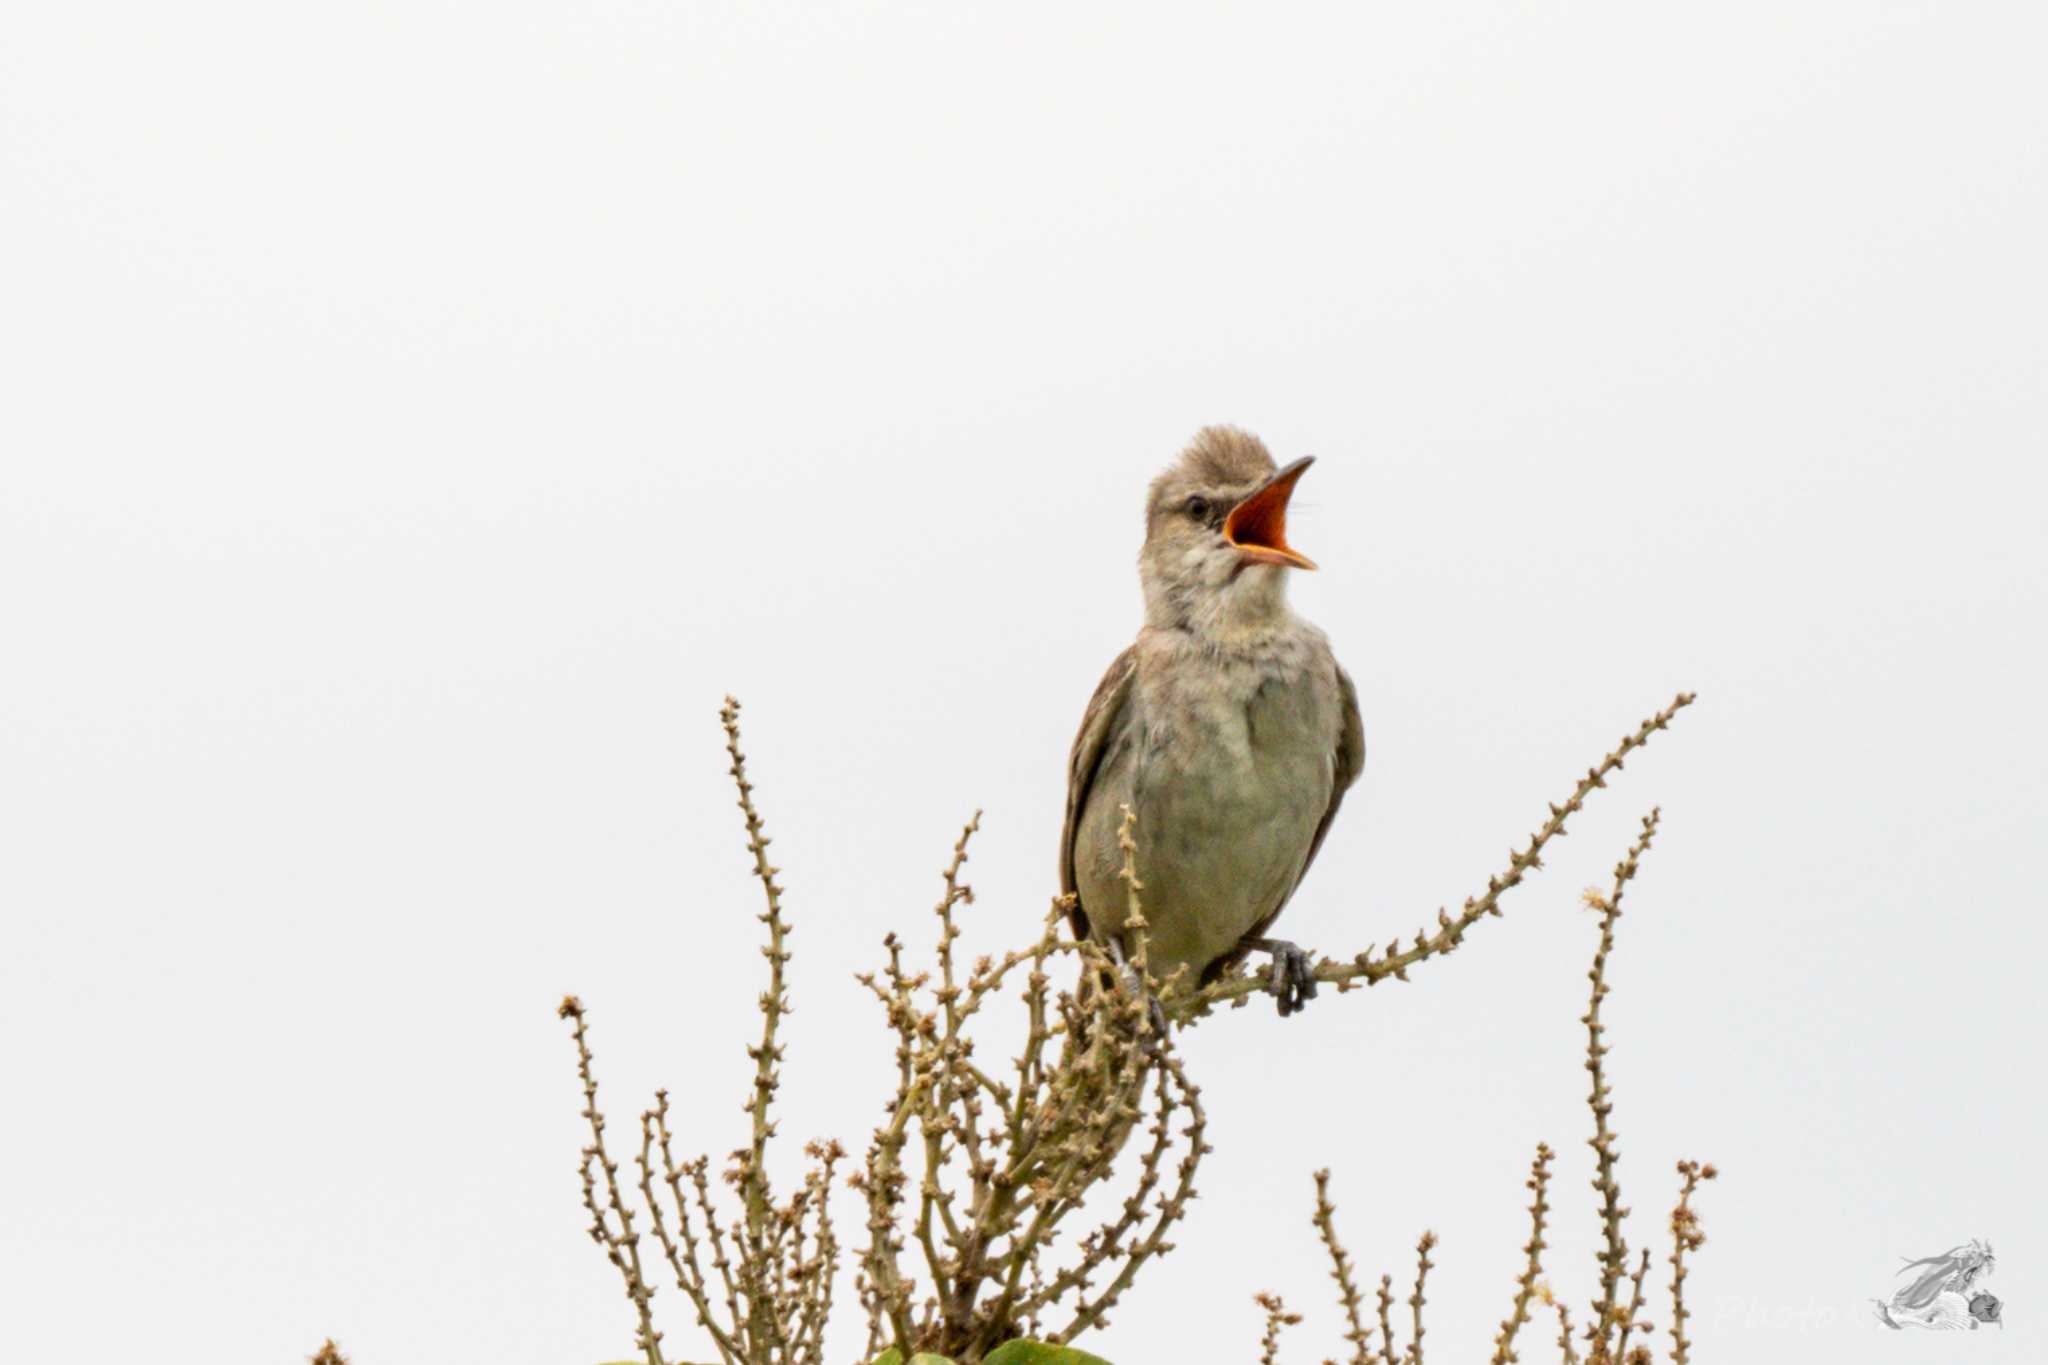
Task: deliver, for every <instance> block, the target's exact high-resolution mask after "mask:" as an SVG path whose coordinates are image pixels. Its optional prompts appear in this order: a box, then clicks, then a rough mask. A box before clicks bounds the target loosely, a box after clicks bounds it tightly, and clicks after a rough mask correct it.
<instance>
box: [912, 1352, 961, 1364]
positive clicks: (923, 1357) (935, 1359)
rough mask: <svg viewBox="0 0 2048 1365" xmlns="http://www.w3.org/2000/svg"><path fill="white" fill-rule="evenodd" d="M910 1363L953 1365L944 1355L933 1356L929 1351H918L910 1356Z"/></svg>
mask: <svg viewBox="0 0 2048 1365" xmlns="http://www.w3.org/2000/svg"><path fill="white" fill-rule="evenodd" d="M910 1365H953V1362H952V1361H950V1360H948V1359H946V1358H945V1357H944V1356H935V1355H933V1354H932V1353H931V1352H930V1351H919V1352H918V1353H917V1354H916V1355H914V1356H912V1357H911V1358H910Z"/></svg>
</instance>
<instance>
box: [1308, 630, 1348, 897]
mask: <svg viewBox="0 0 2048 1365" xmlns="http://www.w3.org/2000/svg"><path fill="white" fill-rule="evenodd" d="M1337 691H1338V694H1339V696H1340V697H1341V698H1342V700H1343V702H1344V717H1343V719H1342V720H1341V721H1340V722H1339V723H1338V726H1337V750H1336V753H1335V754H1334V755H1332V757H1331V767H1330V808H1329V809H1328V810H1326V811H1324V812H1323V819H1322V823H1320V824H1318V825H1317V826H1316V837H1315V838H1313V839H1311V840H1309V842H1308V857H1307V858H1305V859H1303V860H1302V864H1301V877H1306V876H1307V875H1308V869H1309V864H1310V863H1313V862H1314V861H1315V860H1316V852H1317V850H1319V849H1321V848H1322V846H1323V836H1324V835H1326V834H1328V833H1329V832H1330V825H1331V823H1332V822H1334V821H1335V820H1336V818H1337V807H1339V806H1341V805H1343V804H1344V793H1345V792H1346V791H1347V790H1349V789H1350V787H1351V784H1352V783H1353V782H1356V781H1357V780H1358V775H1359V774H1360V773H1361V772H1364V771H1365V722H1364V721H1363V720H1361V719H1360V718H1359V715H1358V689H1357V688H1356V687H1353V686H1352V685H1351V675H1350V674H1349V673H1346V672H1345V671H1344V669H1343V667H1342V666H1341V665H1340V666H1339V667H1338V669H1337ZM1301 877H1296V878H1295V879H1294V884H1295V885H1296V886H1299V885H1301Z"/></svg>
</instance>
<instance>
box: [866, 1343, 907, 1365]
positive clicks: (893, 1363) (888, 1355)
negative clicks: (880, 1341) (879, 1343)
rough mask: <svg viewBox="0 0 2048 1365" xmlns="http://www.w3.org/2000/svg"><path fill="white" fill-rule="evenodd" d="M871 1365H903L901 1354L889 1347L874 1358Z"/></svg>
mask: <svg viewBox="0 0 2048 1365" xmlns="http://www.w3.org/2000/svg"><path fill="white" fill-rule="evenodd" d="M873 1365H903V1352H901V1351H899V1350H897V1349H896V1348H895V1347H894V1346H891V1347H890V1348H889V1349H888V1350H886V1351H884V1352H882V1353H881V1354H880V1355H878V1356H876V1357H875V1359H874V1362H873Z"/></svg>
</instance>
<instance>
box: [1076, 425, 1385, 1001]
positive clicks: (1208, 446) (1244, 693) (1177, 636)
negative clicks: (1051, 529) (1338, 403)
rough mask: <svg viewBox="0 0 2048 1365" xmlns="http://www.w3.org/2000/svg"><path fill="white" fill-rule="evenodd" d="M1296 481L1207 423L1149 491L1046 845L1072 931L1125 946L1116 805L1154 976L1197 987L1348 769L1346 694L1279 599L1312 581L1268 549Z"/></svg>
mask: <svg viewBox="0 0 2048 1365" xmlns="http://www.w3.org/2000/svg"><path fill="white" fill-rule="evenodd" d="M1305 465H1306V462H1305V461H1302V462H1297V464H1295V465H1291V466H1289V467H1288V469H1287V470H1284V471H1276V470H1275V467H1274V463H1273V459H1272V456H1271V455H1270V454H1269V453H1268V452H1267V450H1266V448H1265V446H1264V445H1263V444H1262V443H1261V442H1260V441H1259V440H1258V438H1256V437H1254V436H1251V435H1250V434H1248V433H1246V432H1242V431H1238V430H1236V429H1234V428H1229V427H1210V428H1206V429H1204V430H1203V431H1202V432H1200V433H1199V434H1198V435H1197V436H1196V438H1195V440H1194V442H1193V443H1192V444H1191V445H1190V446H1189V447H1188V449H1187V450H1186V451H1185V452H1184V453H1183V454H1182V456H1181V458H1180V460H1179V461H1178V462H1177V463H1176V464H1174V465H1173V466H1172V467H1171V468H1169V469H1168V470H1167V471H1166V472H1165V473H1163V474H1161V475H1160V476H1159V478H1158V479H1156V480H1155V481H1154V482H1153V485H1152V489H1151V494H1150V497H1149V499H1148V502H1147V508H1146V537H1145V549H1144V552H1143V554H1142V555H1141V557H1140V560H1139V577H1140V580H1141V582H1142V583H1143V585H1144V589H1145V603H1146V613H1145V615H1146V619H1145V625H1144V627H1143V628H1142V629H1141V630H1140V631H1139V633H1138V638H1137V641H1136V642H1135V643H1134V644H1132V646H1131V647H1130V648H1129V649H1126V650H1125V651H1124V652H1123V653H1122V654H1120V655H1119V656H1117V659H1116V661H1115V662H1114V663H1112V664H1111V665H1110V667H1109V671H1108V673H1107V674H1105V675H1104V677H1103V679H1102V683H1101V685H1100V686H1098V687H1097V688H1096V691H1095V695H1094V698H1093V699H1092V700H1091V701H1090V702H1089V705H1088V710H1087V713H1086V715H1085V716H1084V717H1083V719H1082V722H1081V728H1080V731H1079V733H1078V734H1077V735H1076V736H1075V740H1074V747H1073V751H1072V754H1071V755H1070V759H1069V768H1068V787H1067V809H1066V819H1065V822H1064V828H1063V831H1062V835H1061V848H1060V884H1061V888H1062V889H1063V890H1064V891H1066V892H1068V893H1071V894H1073V895H1074V896H1075V897H1077V905H1076V908H1075V912H1074V929H1075V932H1076V933H1077V934H1082V935H1087V934H1092V935H1094V936H1095V937H1097V938H1098V939H1103V940H1108V939H1112V938H1117V937H1120V935H1121V931H1122V929H1123V927H1124V920H1125V909H1124V907H1125V903H1126V902H1125V898H1124V887H1123V884H1122V882H1121V881H1120V880H1119V878H1118V872H1119V871H1120V869H1121V868H1122V865H1123V860H1122V854H1121V851H1120V849H1119V847H1118V843H1117V830H1118V827H1119V824H1120V822H1121V818H1122V811H1121V808H1122V807H1123V806H1124V805H1125V804H1128V805H1129V806H1130V807H1131V809H1132V810H1134V811H1135V812H1136V813H1137V816H1138V825H1137V839H1138V875H1139V879H1140V880H1141V881H1142V882H1143V884H1144V887H1145V891H1144V894H1143V902H1144V907H1145V916H1146V920H1147V922H1148V925H1149V929H1148V936H1149V952H1150V955H1151V968H1152V972H1153V974H1154V975H1155V976H1158V977H1161V978H1164V977H1165V976H1167V975H1169V974H1170V973H1171V972H1172V971H1173V969H1174V968H1175V967H1177V966H1180V965H1183V964H1185V965H1186V967H1187V968H1188V970H1189V972H1190V973H1192V974H1194V975H1196V976H1198V977H1201V978H1208V977H1212V976H1213V975H1214V974H1215V973H1216V972H1217V971H1219V970H1221V969H1222V967H1224V966H1225V965H1226V964H1228V963H1229V962H1231V961H1234V960H1235V959H1236V958H1237V957H1238V956H1239V955H1241V953H1242V951H1243V949H1244V946H1245V940H1246V939H1247V938H1256V937H1258V936H1260V935H1262V934H1264V933H1265V931H1266V929H1267V928H1268V927H1269V926H1270V925H1271V924H1272V922H1273V920H1274V918H1275V917H1276V916H1278V915H1279V913H1280V911H1281V910H1282V909H1283V908H1284V907H1285V906H1286V904H1287V901H1288V899H1289V897H1291V896H1292V895H1293V894H1294V891H1295V889H1296V887H1298V886H1299V885H1300V883H1301V878H1302V876H1303V874H1304V873H1305V872H1307V870H1308V867H1309V864H1310V863H1311V862H1312V861H1313V860H1314V858H1315V855H1316V852H1317V850H1318V849H1319V848H1320V847H1321V846H1322V843H1323V839H1324V838H1325V836H1326V835H1327V834H1328V832H1329V828H1330V824H1331V821H1332V820H1333V819H1334V818H1335V817H1336V814H1337V809H1338V807H1339V805H1340V804H1341V803H1342V801H1343V799H1344V793H1345V791H1346V789H1347V788H1349V787H1350V786H1351V784H1352V783H1353V782H1354V781H1355V780H1356V779H1357V777H1358V774H1359V771H1360V769H1361V768H1362V767H1363V766H1364V762H1365V737H1364V730H1363V727H1362V725H1361V723H1360V720H1359V714H1358V698H1357V694H1356V692H1355V690H1354V689H1353V687H1352V684H1351V679H1350V678H1349V677H1348V676H1346V675H1345V673H1344V670H1343V669H1342V668H1340V667H1339V666H1338V665H1337V661H1336V659H1335V657H1334V656H1333V655H1332V654H1331V652H1330V646H1329V642H1328V641H1327V640H1326V639H1325V638H1324V636H1323V633H1322V632H1321V631H1320V630H1318V629H1316V627H1315V626H1313V625H1311V624H1310V623H1308V622H1307V621H1304V620H1302V619H1301V618H1300V617H1298V616H1296V615H1295V614H1294V613H1293V612H1292V611H1291V610H1290V609H1289V608H1288V606H1287V601H1286V587H1285V576H1286V574H1287V573H1288V572H1289V566H1290V565H1291V566H1296V567H1312V566H1311V565H1309V563H1308V561H1307V560H1306V559H1304V558H1302V557H1301V556H1300V555H1299V554H1298V553H1296V552H1295V551H1293V550H1292V549H1291V547H1289V546H1287V544H1286V540H1285V535H1284V521H1285V507H1286V499H1287V496H1288V495H1289V493H1290V492H1291V489H1292V486H1293V480H1294V479H1295V478H1298V477H1299V474H1300V471H1301V469H1302V468H1303V467H1305ZM1126 946H1128V945H1126Z"/></svg>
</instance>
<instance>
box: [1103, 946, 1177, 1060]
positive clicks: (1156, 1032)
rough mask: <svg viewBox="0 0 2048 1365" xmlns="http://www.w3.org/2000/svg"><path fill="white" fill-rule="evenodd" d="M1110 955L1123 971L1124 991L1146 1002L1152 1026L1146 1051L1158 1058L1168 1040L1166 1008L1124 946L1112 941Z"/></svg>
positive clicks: (1147, 1016)
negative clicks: (1139, 972)
mask: <svg viewBox="0 0 2048 1365" xmlns="http://www.w3.org/2000/svg"><path fill="white" fill-rule="evenodd" d="M1109 955H1110V957H1111V958H1112V959H1113V960H1114V961H1115V962H1116V964H1117V966H1118V968H1120V969H1121V971H1122V974H1123V979H1124V989H1125V990H1127V991H1129V992H1130V993H1131V995H1132V997H1133V998H1135V999H1139V1000H1143V1001H1144V1002H1145V1018H1146V1020H1147V1021H1148V1022H1149V1023H1150V1024H1151V1025H1152V1033H1151V1036H1150V1037H1148V1038H1147V1039H1146V1040H1145V1051H1146V1053H1147V1054H1148V1055H1154V1056H1156V1055H1157V1054H1158V1052H1159V1047H1160V1044H1161V1043H1162V1042H1163V1041H1164V1040H1165V1038H1166V1007H1165V1006H1164V1005H1162V1004H1160V1003H1159V997H1158V996H1156V995H1154V994H1153V993H1152V992H1151V990H1150V989H1149V988H1148V987H1147V985H1146V983H1145V979H1144V978H1143V977H1141V976H1139V975H1138V965H1137V964H1136V963H1135V962H1132V961H1131V960H1130V959H1129V958H1128V957H1126V956H1125V955H1124V951H1123V945H1121V944H1119V943H1117V942H1116V941H1115V940H1111V942H1110V953H1109Z"/></svg>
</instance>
